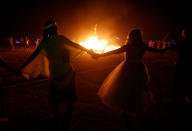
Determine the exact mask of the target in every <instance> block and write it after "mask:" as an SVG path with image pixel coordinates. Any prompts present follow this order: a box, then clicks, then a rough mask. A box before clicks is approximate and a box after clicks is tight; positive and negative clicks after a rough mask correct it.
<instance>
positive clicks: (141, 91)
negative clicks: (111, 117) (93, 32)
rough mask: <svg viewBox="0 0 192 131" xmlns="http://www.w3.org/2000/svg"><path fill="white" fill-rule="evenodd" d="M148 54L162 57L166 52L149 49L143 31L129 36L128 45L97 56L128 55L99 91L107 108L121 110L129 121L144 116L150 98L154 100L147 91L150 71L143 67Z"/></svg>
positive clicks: (135, 31) (136, 30)
mask: <svg viewBox="0 0 192 131" xmlns="http://www.w3.org/2000/svg"><path fill="white" fill-rule="evenodd" d="M146 51H150V52H159V53H160V52H161V51H162V50H158V49H152V48H150V47H148V46H147V45H146V44H145V43H144V42H143V39H142V34H141V31H140V30H139V29H134V30H132V31H131V32H130V33H129V35H128V39H127V43H126V45H124V46H122V47H121V48H119V49H116V50H113V51H109V52H106V53H104V54H100V55H98V56H97V57H102V56H109V55H112V54H119V53H123V52H125V53H126V59H125V60H124V61H122V62H121V63H120V64H119V65H118V66H117V67H116V68H115V69H114V70H113V71H112V72H111V73H110V74H109V75H108V76H107V78H106V79H105V80H104V82H103V84H102V85H101V88H100V89H99V91H98V96H99V97H100V99H101V101H102V102H103V103H104V105H106V106H107V107H110V108H113V109H114V108H115V109H120V110H121V111H122V116H126V118H128V116H130V115H133V114H134V116H135V115H136V116H137V115H140V114H141V113H142V112H143V110H144V109H145V107H146V105H148V104H149V99H148V98H150V97H149V96H152V94H151V92H150V93H149V89H148V88H147V85H148V78H149V75H148V71H147V68H146V65H145V64H143V63H142V57H143V56H144V53H145V52H146ZM146 94H148V95H146ZM147 96H148V97H147Z"/></svg>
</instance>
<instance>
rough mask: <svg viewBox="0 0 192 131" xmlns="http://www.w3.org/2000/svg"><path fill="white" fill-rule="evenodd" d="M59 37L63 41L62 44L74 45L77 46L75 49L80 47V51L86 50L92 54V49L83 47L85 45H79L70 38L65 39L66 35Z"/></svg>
mask: <svg viewBox="0 0 192 131" xmlns="http://www.w3.org/2000/svg"><path fill="white" fill-rule="evenodd" d="M61 38H62V41H63V43H64V44H68V45H70V46H72V47H75V48H77V49H80V50H82V51H86V52H87V53H89V54H90V55H92V54H93V51H92V50H89V49H87V48H85V47H83V46H81V45H79V44H77V43H75V42H72V41H71V40H69V39H67V38H66V37H61Z"/></svg>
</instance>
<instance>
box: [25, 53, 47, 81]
mask: <svg viewBox="0 0 192 131" xmlns="http://www.w3.org/2000/svg"><path fill="white" fill-rule="evenodd" d="M22 75H23V76H24V77H25V78H26V79H33V78H36V77H38V76H45V77H49V76H50V72H49V61H48V59H47V56H46V52H45V51H44V50H42V51H41V52H40V53H39V54H38V55H37V56H36V58H35V59H34V60H32V61H31V62H30V63H29V64H28V65H27V66H26V67H25V68H24V69H23V70H22Z"/></svg>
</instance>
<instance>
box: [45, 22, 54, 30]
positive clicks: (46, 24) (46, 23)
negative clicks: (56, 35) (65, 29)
mask: <svg viewBox="0 0 192 131" xmlns="http://www.w3.org/2000/svg"><path fill="white" fill-rule="evenodd" d="M51 27H57V24H56V22H55V21H53V20H48V21H47V22H45V28H44V30H45V29H49V28H51Z"/></svg>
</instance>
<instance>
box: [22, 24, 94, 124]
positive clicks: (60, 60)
mask: <svg viewBox="0 0 192 131" xmlns="http://www.w3.org/2000/svg"><path fill="white" fill-rule="evenodd" d="M66 46H71V47H75V48H77V49H80V50H82V51H86V52H87V53H89V54H92V53H93V51H91V50H88V49H86V48H84V47H82V46H80V45H79V44H77V43H74V42H72V41H71V40H69V39H68V38H66V37H65V36H63V35H58V32H57V24H56V22H55V21H53V20H49V21H47V22H46V23H45V28H44V29H43V40H42V41H41V42H40V43H39V45H38V47H37V48H36V50H35V51H34V52H33V54H32V55H31V56H30V57H29V58H28V60H27V61H26V62H25V63H24V64H23V65H22V66H21V68H20V71H21V70H22V69H23V68H24V67H25V66H27V65H28V64H29V63H30V62H31V61H32V60H33V59H34V58H35V57H36V56H37V55H38V54H39V53H40V51H42V50H44V51H45V52H46V54H47V58H48V61H49V70H50V77H49V80H50V95H49V105H50V108H51V110H52V114H53V118H54V120H64V121H65V124H66V125H69V122H70V118H71V116H72V112H73V110H74V103H75V101H76V99H77V97H76V89H75V73H74V71H73V68H72V66H71V64H70V52H69V49H68V48H67V47H66ZM63 105H64V106H66V108H65V109H66V110H65V113H64V114H63V112H62V111H61V107H62V106H63ZM62 116H64V117H62ZM67 123H68V124H67Z"/></svg>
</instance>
